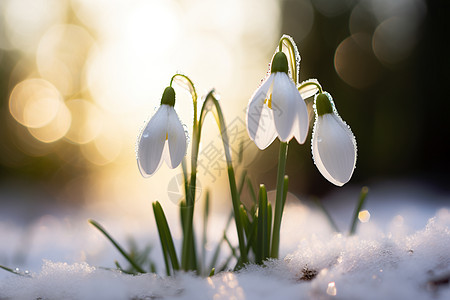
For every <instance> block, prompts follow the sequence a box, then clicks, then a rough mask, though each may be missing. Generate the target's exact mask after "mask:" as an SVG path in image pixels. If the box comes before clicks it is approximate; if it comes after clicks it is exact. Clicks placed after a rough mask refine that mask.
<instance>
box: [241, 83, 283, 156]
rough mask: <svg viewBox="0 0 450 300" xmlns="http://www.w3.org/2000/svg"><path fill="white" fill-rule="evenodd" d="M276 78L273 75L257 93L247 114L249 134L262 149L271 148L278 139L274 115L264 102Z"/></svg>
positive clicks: (249, 105) (250, 103)
mask: <svg viewBox="0 0 450 300" xmlns="http://www.w3.org/2000/svg"><path fill="white" fill-rule="evenodd" d="M273 79H274V76H273V74H271V75H270V76H269V77H267V78H266V80H265V81H264V82H263V83H262V84H261V86H260V87H259V88H258V89H257V90H256V91H255V93H254V94H253V96H252V98H251V99H250V101H249V104H248V109H247V113H246V123H247V132H248V135H249V136H250V138H251V139H252V140H253V141H254V142H255V144H256V146H258V148H260V149H265V148H266V147H267V146H269V145H270V144H271V143H272V142H273V140H274V139H275V137H276V132H275V130H274V128H273V126H274V125H273V114H272V113H271V111H270V109H268V108H267V105H265V104H264V101H265V100H266V99H267V94H268V93H269V91H270V88H271V86H272V82H273Z"/></svg>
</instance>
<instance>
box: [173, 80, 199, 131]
mask: <svg viewBox="0 0 450 300" xmlns="http://www.w3.org/2000/svg"><path fill="white" fill-rule="evenodd" d="M178 77H180V79H181V80H179V81H177V82H178V84H180V85H182V84H184V85H187V89H188V90H189V92H190V93H191V97H192V102H193V104H194V127H195V126H197V99H198V96H197V91H196V89H195V86H194V83H193V82H192V80H191V79H190V78H189V77H188V76H186V75H184V74H179V73H177V74H175V75H173V76H172V78H171V79H170V84H169V85H170V86H172V83H173V82H174V81H175V80H176V79H177V78H178ZM183 81H185V82H183Z"/></svg>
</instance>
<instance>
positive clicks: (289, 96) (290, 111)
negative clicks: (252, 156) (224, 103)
mask: <svg viewBox="0 0 450 300" xmlns="http://www.w3.org/2000/svg"><path fill="white" fill-rule="evenodd" d="M287 70H288V64H287V58H286V55H285V54H284V53H283V52H278V53H277V54H275V56H274V58H273V60H272V70H271V74H270V76H269V77H267V78H266V79H265V80H264V82H263V83H262V84H261V86H260V87H259V88H258V89H257V90H256V91H255V93H254V94H253V96H252V98H251V99H250V101H249V104H248V109H247V114H246V119H247V120H246V121H247V131H248V134H249V136H250V138H251V139H252V140H253V141H254V142H255V144H256V146H258V148H260V149H265V148H267V147H268V146H269V145H270V144H271V143H272V142H273V140H274V139H275V138H276V137H277V135H278V137H279V139H280V140H281V141H283V142H286V141H289V140H291V139H292V138H293V137H295V139H296V140H297V141H298V142H299V143H300V144H303V143H304V142H305V139H306V136H307V134H308V111H307V108H306V104H305V101H304V100H303V98H302V96H301V95H300V93H299V91H298V90H297V87H296V85H295V83H294V82H293V81H292V79H291V78H290V77H289V76H288V74H287Z"/></svg>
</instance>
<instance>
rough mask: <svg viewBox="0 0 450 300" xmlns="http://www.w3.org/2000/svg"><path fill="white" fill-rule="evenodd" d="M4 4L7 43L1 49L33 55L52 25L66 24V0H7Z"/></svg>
mask: <svg viewBox="0 0 450 300" xmlns="http://www.w3.org/2000/svg"><path fill="white" fill-rule="evenodd" d="M2 2H4V3H2V4H3V7H2V9H3V11H4V13H3V15H4V25H5V33H6V41H5V40H4V41H2V43H0V47H5V48H6V49H8V48H15V49H19V50H21V51H23V52H26V53H33V52H34V51H35V49H36V47H37V44H38V42H39V39H40V37H41V35H42V34H43V32H45V30H46V29H47V28H48V27H49V26H51V25H52V24H58V23H64V22H65V21H66V17H67V14H66V12H67V1H66V0H5V1H2Z"/></svg>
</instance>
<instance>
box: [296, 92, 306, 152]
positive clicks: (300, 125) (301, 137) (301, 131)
mask: <svg viewBox="0 0 450 300" xmlns="http://www.w3.org/2000/svg"><path fill="white" fill-rule="evenodd" d="M296 97H297V100H296V101H297V115H296V119H295V123H294V128H293V130H294V136H295V139H296V140H297V142H298V143H299V144H303V143H304V142H305V140H306V136H307V135H308V131H309V116H308V109H307V107H306V103H305V101H304V100H303V98H302V96H300V94H298V93H297V95H296Z"/></svg>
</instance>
